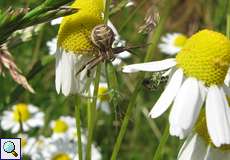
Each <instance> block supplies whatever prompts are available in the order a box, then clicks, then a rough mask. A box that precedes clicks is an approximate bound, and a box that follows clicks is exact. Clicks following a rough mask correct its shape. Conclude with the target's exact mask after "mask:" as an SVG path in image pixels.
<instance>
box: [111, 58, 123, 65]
mask: <svg viewBox="0 0 230 160" xmlns="http://www.w3.org/2000/svg"><path fill="white" fill-rule="evenodd" d="M121 62H122V60H121V59H120V58H115V59H114V60H113V61H112V64H113V65H114V66H118V65H119V64H121Z"/></svg>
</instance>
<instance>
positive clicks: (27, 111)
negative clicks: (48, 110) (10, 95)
mask: <svg viewBox="0 0 230 160" xmlns="http://www.w3.org/2000/svg"><path fill="white" fill-rule="evenodd" d="M20 124H21V125H22V126H21V127H22V130H23V131H29V130H30V129H32V128H36V127H42V126H43V125H44V113H43V112H41V111H39V109H38V108H37V107H35V106H34V105H32V104H25V103H18V104H16V105H14V106H13V107H12V110H7V111H4V112H3V116H2V117H1V127H2V129H3V130H10V131H11V133H17V132H18V131H19V130H20Z"/></svg>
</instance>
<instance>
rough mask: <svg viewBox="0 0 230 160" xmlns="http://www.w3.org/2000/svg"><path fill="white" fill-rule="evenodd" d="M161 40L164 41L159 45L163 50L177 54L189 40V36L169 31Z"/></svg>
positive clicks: (170, 53) (169, 53) (166, 52)
mask: <svg viewBox="0 0 230 160" xmlns="http://www.w3.org/2000/svg"><path fill="white" fill-rule="evenodd" d="M161 40H162V42H161V43H160V44H159V45H158V47H159V48H160V50H161V52H163V53H165V54H168V55H175V54H177V53H178V52H179V51H180V50H181V49H182V47H183V46H184V44H185V42H186V41H187V37H186V36H185V35H183V34H181V33H168V34H166V35H165V36H163V37H162V38H161Z"/></svg>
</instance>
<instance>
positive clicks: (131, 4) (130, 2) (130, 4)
mask: <svg viewBox="0 0 230 160" xmlns="http://www.w3.org/2000/svg"><path fill="white" fill-rule="evenodd" d="M134 5H135V3H134V2H133V1H132V0H128V3H127V4H126V6H125V7H131V6H134Z"/></svg>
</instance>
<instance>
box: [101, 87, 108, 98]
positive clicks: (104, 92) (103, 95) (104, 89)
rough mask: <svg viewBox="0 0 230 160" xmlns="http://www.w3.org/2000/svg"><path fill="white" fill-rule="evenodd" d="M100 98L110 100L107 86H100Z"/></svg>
mask: <svg viewBox="0 0 230 160" xmlns="http://www.w3.org/2000/svg"><path fill="white" fill-rule="evenodd" d="M98 98H99V99H100V101H108V100H109V95H108V88H107V87H99V88H98Z"/></svg>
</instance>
